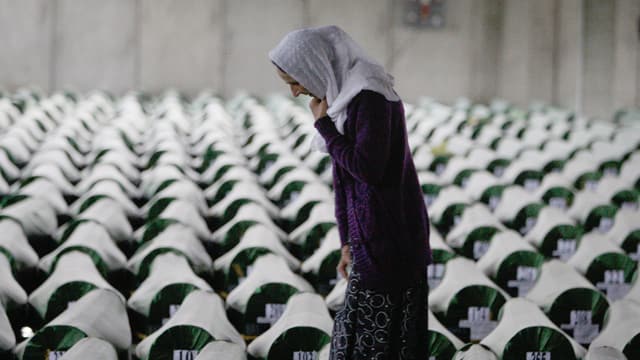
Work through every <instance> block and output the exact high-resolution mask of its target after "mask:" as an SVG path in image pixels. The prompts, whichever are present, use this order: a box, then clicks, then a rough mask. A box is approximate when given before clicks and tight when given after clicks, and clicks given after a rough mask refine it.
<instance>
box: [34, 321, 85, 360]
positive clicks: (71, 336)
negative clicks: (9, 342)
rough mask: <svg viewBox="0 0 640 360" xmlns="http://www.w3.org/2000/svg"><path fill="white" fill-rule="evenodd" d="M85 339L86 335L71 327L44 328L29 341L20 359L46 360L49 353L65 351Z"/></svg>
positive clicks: (55, 326)
mask: <svg viewBox="0 0 640 360" xmlns="http://www.w3.org/2000/svg"><path fill="white" fill-rule="evenodd" d="M86 337H88V336H87V334H85V333H84V332H83V331H82V330H80V329H78V328H76V327H73V326H68V325H53V326H46V327H44V328H43V329H41V330H38V332H36V334H35V335H34V336H33V337H32V338H31V339H29V342H28V343H27V346H26V347H25V350H24V355H23V356H22V359H23V360H43V359H44V360H46V359H48V356H49V352H50V351H67V350H69V349H71V347H73V345H75V344H76V343H77V342H78V341H80V340H82V339H84V338H86Z"/></svg>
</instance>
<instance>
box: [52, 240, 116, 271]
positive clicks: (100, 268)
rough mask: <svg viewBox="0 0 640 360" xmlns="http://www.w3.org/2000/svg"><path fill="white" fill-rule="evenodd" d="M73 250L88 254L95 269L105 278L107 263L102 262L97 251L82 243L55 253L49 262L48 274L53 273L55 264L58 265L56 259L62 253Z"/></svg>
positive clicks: (107, 268) (57, 259)
mask: <svg viewBox="0 0 640 360" xmlns="http://www.w3.org/2000/svg"><path fill="white" fill-rule="evenodd" d="M73 251H79V252H81V253H84V254H87V255H89V257H90V258H91V261H93V264H94V265H95V266H96V269H98V271H100V274H101V275H102V276H103V277H104V278H105V279H106V277H107V275H108V273H109V266H107V263H106V262H104V260H103V259H102V256H100V254H98V252H97V251H95V250H94V249H92V248H90V247H88V246H84V245H73V246H69V247H66V248H64V250H62V251H60V252H59V253H58V255H56V257H55V259H53V264H51V270H50V271H49V274H51V273H53V271H54V270H55V269H56V266H58V261H59V260H60V258H61V257H62V256H63V255H65V254H68V253H70V252H73Z"/></svg>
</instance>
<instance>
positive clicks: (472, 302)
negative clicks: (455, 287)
mask: <svg viewBox="0 0 640 360" xmlns="http://www.w3.org/2000/svg"><path fill="white" fill-rule="evenodd" d="M505 302H506V298H505V297H504V296H503V295H502V293H500V291H498V290H497V289H494V288H491V287H488V286H485V285H470V286H466V287H464V288H462V289H461V290H460V291H458V292H457V293H456V294H455V295H454V296H453V298H452V299H451V301H450V302H449V305H448V307H447V311H446V313H445V317H444V320H445V321H444V323H445V325H446V326H447V328H448V329H449V331H451V332H452V333H453V334H454V335H455V336H457V337H458V338H459V339H460V340H462V341H463V342H469V341H471V331H470V329H469V328H464V327H460V326H459V323H460V321H464V320H467V317H468V316H469V308H471V307H477V308H489V319H488V320H490V321H497V319H498V313H499V312H500V309H501V308H502V306H503V305H504V304H505Z"/></svg>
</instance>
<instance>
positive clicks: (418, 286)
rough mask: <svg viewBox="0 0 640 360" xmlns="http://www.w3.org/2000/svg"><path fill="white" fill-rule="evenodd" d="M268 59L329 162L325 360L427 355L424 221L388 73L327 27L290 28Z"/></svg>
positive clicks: (420, 358) (398, 103) (399, 108)
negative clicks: (331, 254) (339, 289)
mask: <svg viewBox="0 0 640 360" xmlns="http://www.w3.org/2000/svg"><path fill="white" fill-rule="evenodd" d="M269 57H270V60H271V62H272V63H273V64H274V65H275V66H276V71H277V72H278V75H279V76H280V77H281V78H282V80H283V81H284V82H285V83H286V84H288V85H289V87H290V89H291V93H292V95H293V96H298V95H301V94H303V95H309V96H311V97H312V100H311V102H310V103H309V107H310V109H311V112H312V113H313V116H314V119H315V124H314V125H315V127H316V129H317V131H318V134H317V136H316V138H315V139H314V142H313V146H314V147H315V148H316V149H317V150H320V151H326V152H328V153H329V155H330V156H331V159H332V165H333V188H334V191H335V214H336V220H337V223H338V230H339V233H340V239H341V243H342V258H341V260H340V263H339V265H338V271H339V273H340V274H342V276H344V277H345V278H348V286H347V293H346V297H345V304H344V307H343V308H342V309H341V310H340V311H339V312H338V313H337V315H336V318H335V323H334V328H333V336H332V340H331V355H330V359H333V360H337V359H345V360H349V359H394V360H395V359H403V360H408V359H416V360H423V359H426V354H427V293H428V290H427V281H426V280H427V279H426V266H427V265H428V264H429V263H430V261H431V255H430V254H431V252H430V248H429V223H428V222H429V221H428V215H427V211H426V207H425V205H424V201H423V196H422V191H421V188H420V185H419V182H418V176H417V173H416V170H415V166H414V163H413V159H412V157H411V152H410V150H409V145H408V142H407V129H406V124H405V118H404V107H403V104H402V101H401V100H400V97H399V96H398V95H397V93H396V92H395V90H394V88H393V77H391V76H390V75H389V74H387V73H386V71H385V70H384V68H383V67H382V66H381V65H380V64H378V63H377V62H376V61H375V60H373V59H372V58H370V57H368V56H367V55H366V54H365V53H364V51H363V50H362V49H361V48H360V47H359V46H358V45H357V44H356V43H355V41H354V40H352V39H351V37H350V36H349V35H347V34H346V33H345V32H344V31H343V30H341V29H340V28H338V27H336V26H326V27H319V28H309V29H301V30H296V31H293V32H291V33H289V34H287V35H286V36H285V37H284V39H282V41H281V42H280V43H279V44H278V45H277V46H276V47H275V48H274V49H273V50H271V52H270V53H269ZM349 267H350V268H351V271H350V273H347V270H348V268H349Z"/></svg>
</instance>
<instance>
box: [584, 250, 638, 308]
mask: <svg viewBox="0 0 640 360" xmlns="http://www.w3.org/2000/svg"><path fill="white" fill-rule="evenodd" d="M637 270H638V263H637V262H636V261H634V260H633V259H631V258H630V257H629V256H627V255H625V254H620V253H616V252H610V253H605V254H601V255H599V256H598V257H596V258H595V259H594V260H593V261H592V262H591V264H590V265H589V267H588V268H587V272H586V277H587V279H588V280H589V281H590V282H591V283H592V284H593V285H594V286H595V287H596V288H598V290H600V291H602V292H604V293H605V294H606V295H607V298H608V299H609V300H610V301H616V300H619V299H621V298H623V297H624V296H625V295H626V294H627V293H628V292H629V291H630V290H631V286H632V285H633V284H634V282H635V280H636V276H637Z"/></svg>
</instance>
